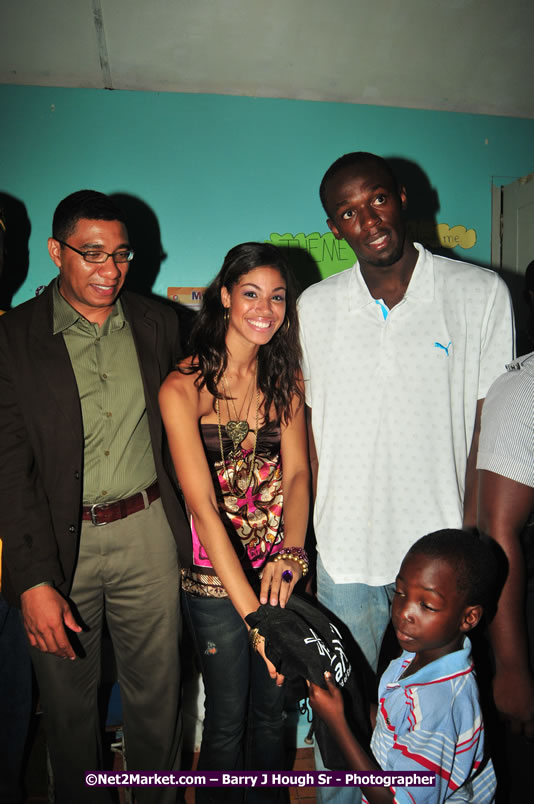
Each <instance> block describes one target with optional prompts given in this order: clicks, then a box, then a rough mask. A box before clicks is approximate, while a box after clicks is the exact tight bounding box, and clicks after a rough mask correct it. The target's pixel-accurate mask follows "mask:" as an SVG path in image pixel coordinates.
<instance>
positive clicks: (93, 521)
mask: <svg viewBox="0 0 534 804" xmlns="http://www.w3.org/2000/svg"><path fill="white" fill-rule="evenodd" d="M104 505H107V503H93V505H92V506H91V508H90V514H91V522H92V523H93V525H95V527H97V528H99V527H100V526H101V525H107V524H108V523H107V522H97V521H96V511H95V508H102V507H103V506H104Z"/></svg>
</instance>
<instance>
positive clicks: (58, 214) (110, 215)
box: [52, 190, 126, 240]
mask: <svg viewBox="0 0 534 804" xmlns="http://www.w3.org/2000/svg"><path fill="white" fill-rule="evenodd" d="M84 218H87V219H89V220H98V221H120V222H121V223H123V224H124V225H125V226H126V218H125V215H124V212H123V211H122V210H121V209H120V207H119V206H117V204H116V203H115V201H114V200H113V199H112V198H110V197H109V195H105V193H99V192H97V191H96V190H78V191H77V192H75V193H71V194H70V195H68V196H67V197H66V198H64V199H63V200H62V201H60V202H59V204H58V205H57V207H56V211H55V212H54V219H53V221H52V237H54V238H55V239H56V240H66V239H67V238H68V237H69V235H71V234H72V232H73V231H74V229H75V228H76V225H77V223H78V221H80V220H82V219H84Z"/></svg>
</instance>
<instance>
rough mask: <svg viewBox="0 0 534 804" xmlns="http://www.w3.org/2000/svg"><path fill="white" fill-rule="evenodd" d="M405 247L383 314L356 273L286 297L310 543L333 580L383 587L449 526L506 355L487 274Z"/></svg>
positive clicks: (498, 284)
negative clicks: (312, 469)
mask: <svg viewBox="0 0 534 804" xmlns="http://www.w3.org/2000/svg"><path fill="white" fill-rule="evenodd" d="M415 246H416V248H417V250H418V252H419V257H418V260H417V264H416V266H415V269H414V272H413V275H412V278H411V281H410V284H409V286H408V289H407V291H406V294H405V296H404V298H403V299H402V301H401V302H399V304H397V305H396V306H395V307H394V308H393V309H392V310H390V311H389V312H388V311H387V308H385V307H384V305H382V304H379V303H377V301H376V300H375V299H373V297H372V296H371V294H370V293H369V289H368V288H367V285H366V284H365V281H364V279H363V277H362V275H361V272H360V269H359V266H358V264H356V265H355V266H353V267H352V268H350V269H349V270H347V271H343V272H342V273H339V274H336V275H334V276H331V277H329V278H328V279H325V280H324V281H322V282H320V283H318V284H316V285H313V286H312V287H310V288H308V289H307V290H306V291H305V292H304V293H303V294H302V296H301V298H300V300H299V317H300V325H301V337H302V348H303V353H304V362H303V373H304V379H305V386H306V402H307V404H308V405H309V406H310V407H311V409H312V426H313V435H314V440H315V445H316V449H317V455H318V458H319V474H318V484H317V497H316V501H315V513H314V526H315V534H316V537H317V547H318V550H319V553H320V556H321V560H322V562H323V564H324V566H325V569H326V571H327V572H328V574H329V575H330V576H331V577H332V578H333V580H334V581H335V582H336V583H356V582H360V583H366V584H369V585H371V586H375V585H383V584H387V583H390V582H391V581H393V580H394V579H395V576H396V574H397V572H398V569H399V567H400V564H401V561H402V559H403V558H404V555H405V554H406V552H407V550H408V548H409V547H410V546H411V545H412V544H413V542H414V541H416V539H418V538H419V537H420V536H423V535H424V534H425V533H429V532H431V531H434V530H439V529H441V528H449V527H450V528H457V527H461V524H462V515H463V495H464V481H465V470H466V463H467V456H468V453H469V449H470V446H471V440H472V436H473V427H474V423H475V414H476V403H477V400H478V399H483V398H484V397H485V395H486V392H487V390H488V388H489V387H490V385H491V384H492V382H493V380H494V379H495V378H496V377H497V376H498V375H499V374H501V373H502V371H503V369H504V366H505V364H506V363H507V362H509V360H510V359H511V358H512V357H513V337H514V327H513V313H512V307H511V302H510V297H509V294H508V290H507V288H506V285H505V284H504V282H503V281H502V280H501V279H500V277H498V276H497V274H495V273H494V272H493V271H489V270H486V269H484V268H478V267H476V266H473V265H468V264H467V263H462V262H458V261H456V260H450V259H446V258H444V257H437V256H434V255H432V254H431V253H430V252H429V251H427V250H426V249H424V248H423V247H422V246H421V245H419V244H418V243H416V244H415Z"/></svg>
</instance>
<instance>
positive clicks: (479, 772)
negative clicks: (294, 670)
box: [310, 530, 497, 804]
mask: <svg viewBox="0 0 534 804" xmlns="http://www.w3.org/2000/svg"><path fill="white" fill-rule="evenodd" d="M496 581H497V564H496V559H495V557H494V554H493V552H492V551H491V549H490V547H489V546H488V545H487V544H486V543H485V542H483V541H482V540H481V539H480V538H479V537H478V535H476V534H474V533H468V532H465V531H461V530H441V531H437V532H436V533H430V534H429V535H427V536H424V537H423V538H422V539H419V541H417V542H416V543H415V544H414V545H413V547H411V548H410V550H409V551H408V553H407V555H406V556H405V558H404V560H403V562H402V565H401V568H400V570H399V574H398V575H397V578H396V581H395V597H394V600H393V607H392V614H391V616H392V622H393V626H394V628H395V633H396V636H397V639H398V641H399V644H400V646H401V648H402V649H403V653H402V655H401V656H400V657H399V658H398V659H395V660H394V661H392V662H391V663H390V665H389V667H388V668H387V670H386V671H385V673H384V674H383V676H382V678H381V680H380V684H379V691H378V697H379V704H378V711H377V713H376V724H375V728H374V732H373V737H372V740H371V749H372V751H373V754H374V757H375V758H376V759H374V758H373V757H371V756H369V755H368V754H367V753H366V751H365V750H364V749H363V748H362V747H361V745H360V744H359V743H358V742H357V741H356V739H355V738H354V735H353V734H352V733H351V731H350V729H349V728H348V726H347V722H346V720H345V716H344V712H343V699H342V697H341V693H340V691H339V690H338V689H337V687H336V686H335V685H334V682H333V681H332V679H331V678H330V677H327V674H325V677H326V683H327V689H326V690H324V689H322V688H321V687H318V686H317V685H314V684H311V685H310V704H311V706H312V708H313V710H314V712H315V713H316V714H317V715H319V716H320V717H321V718H323V720H324V721H325V722H326V723H327V725H328V727H329V729H330V731H331V733H332V735H333V736H334V738H335V739H336V740H337V742H338V744H339V746H340V748H341V749H342V751H343V753H344V754H345V757H346V759H347V762H348V763H349V766H350V768H352V769H353V770H356V771H371V770H387V771H411V770H412V771H413V770H418V771H421V772H427V773H428V771H433V772H435V774H436V786H435V787H413V788H409V787H391V788H380V787H364V788H362V789H363V793H364V796H365V797H366V798H365V797H364V801H368V802H369V804H382V802H398V804H401V802H412V803H413V802H417V804H423V802H428V804H438V803H439V802H445V801H447V802H460V801H461V802H473V803H474V804H486V803H487V802H491V801H493V800H494V796H495V788H496V780H495V773H494V770H493V765H492V762H491V760H489V759H487V758H486V757H485V754H484V725H483V721H482V713H481V710H480V704H479V696H478V688H477V683H476V679H475V676H474V671H473V664H472V660H471V643H470V640H469V638H468V637H467V636H466V634H467V633H468V632H469V631H471V629H473V628H474V627H475V626H476V625H477V624H478V623H479V621H480V619H481V617H482V614H483V610H484V606H487V605H489V604H490V603H491V598H492V594H493V592H494V589H495V585H496Z"/></svg>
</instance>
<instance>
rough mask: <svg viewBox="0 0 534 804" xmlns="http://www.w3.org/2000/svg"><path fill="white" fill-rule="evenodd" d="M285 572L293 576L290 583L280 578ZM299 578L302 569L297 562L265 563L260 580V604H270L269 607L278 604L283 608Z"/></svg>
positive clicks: (284, 560)
mask: <svg viewBox="0 0 534 804" xmlns="http://www.w3.org/2000/svg"><path fill="white" fill-rule="evenodd" d="M287 571H289V572H291V573H292V575H293V577H292V578H291V580H290V581H286V580H285V579H284V578H282V573H284V572H287ZM301 577H302V567H301V566H300V564H299V563H298V562H297V561H292V560H291V559H290V558H288V559H282V560H280V561H269V562H267V564H266V565H265V569H264V570H263V575H262V578H261V589H260V603H263V604H265V603H270V604H271V606H277V605H278V604H280V606H281V607H282V608H284V607H285V605H286V603H287V601H288V600H289V598H290V596H291V593H292V591H293V589H294V588H295V584H296V583H297V581H299V580H300V579H301Z"/></svg>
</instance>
